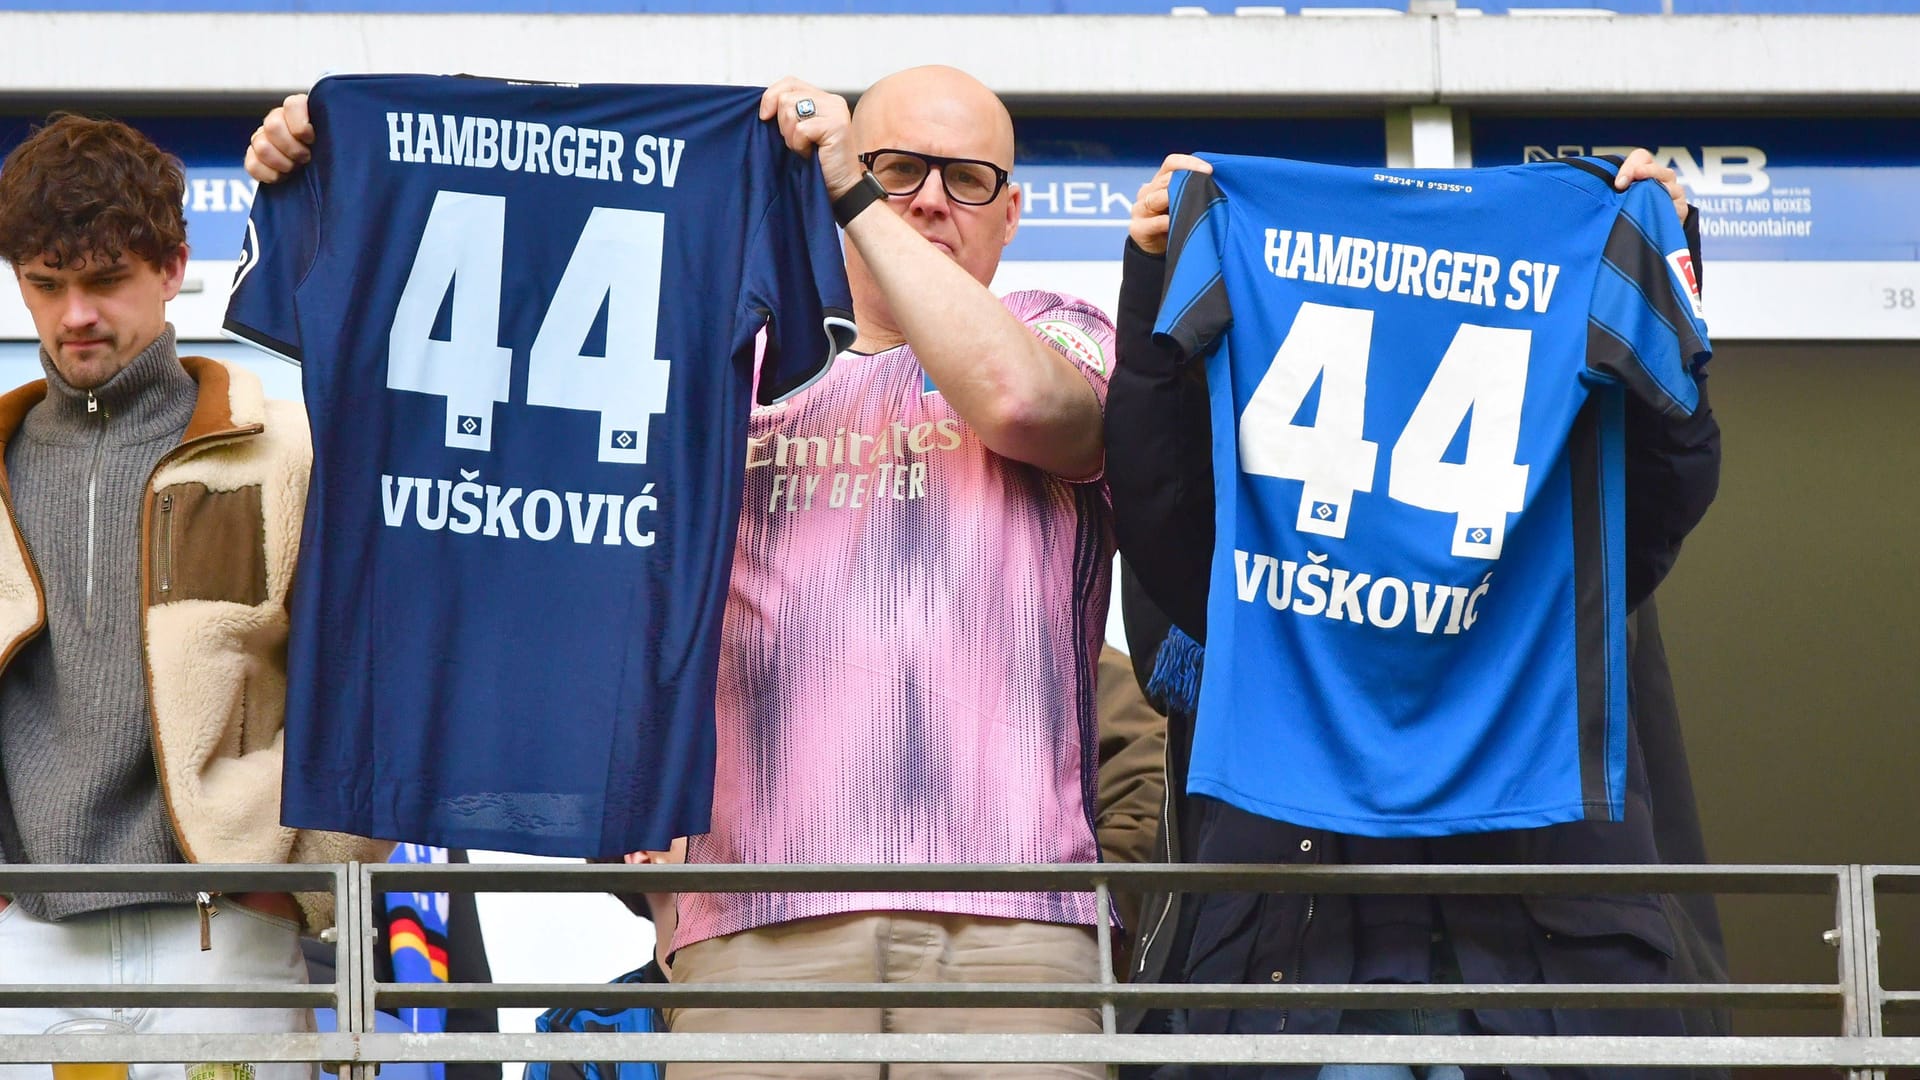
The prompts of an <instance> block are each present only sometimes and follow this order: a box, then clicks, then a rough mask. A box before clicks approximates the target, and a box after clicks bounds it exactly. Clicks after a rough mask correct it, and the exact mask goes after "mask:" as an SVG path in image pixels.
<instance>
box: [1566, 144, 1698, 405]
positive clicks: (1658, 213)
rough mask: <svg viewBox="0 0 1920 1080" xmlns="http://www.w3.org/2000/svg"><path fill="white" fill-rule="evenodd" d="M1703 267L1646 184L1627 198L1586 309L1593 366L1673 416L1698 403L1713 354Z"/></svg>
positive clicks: (1658, 192) (1655, 189) (1662, 197)
mask: <svg viewBox="0 0 1920 1080" xmlns="http://www.w3.org/2000/svg"><path fill="white" fill-rule="evenodd" d="M1698 281H1699V277H1698V271H1697V270H1696V269H1695V266H1694V261H1693V255H1692V254H1691V253H1690V252H1689V251H1688V250H1687V237H1686V233H1685V230H1684V229H1683V227H1682V226H1681V223H1680V219H1679V218H1678V217H1676V216H1675V215H1674V212H1673V205H1672V203H1671V202H1670V201H1669V200H1668V198H1667V194H1666V192H1665V190H1663V189H1662V188H1661V186H1660V185H1659V184H1654V183H1648V182H1645V181H1642V182H1640V183H1636V184H1634V185H1633V186H1631V187H1629V188H1628V189H1627V191H1626V194H1625V195H1624V196H1622V199H1621V206H1620V211H1619V213H1618V215H1617V216H1616V217H1615V218H1614V223H1613V230H1612V232H1611V233H1609V235H1608V236H1607V246H1606V252H1605V254H1604V255H1603V257H1602V259H1601V264H1600V271H1599V273H1598V274H1597V275H1596V276H1595V278H1594V285H1593V300H1592V303H1591V304H1590V305H1589V307H1588V320H1587V367H1588V369H1590V370H1592V371H1594V372H1597V373H1599V374H1602V375H1605V376H1608V377H1610V378H1613V379H1617V380H1619V381H1620V382H1621V383H1624V384H1625V385H1626V387H1627V388H1628V390H1629V391H1631V392H1632V393H1633V394H1634V395H1635V396H1636V397H1638V398H1640V399H1641V400H1642V401H1645V402H1646V403H1647V404H1649V405H1651V406H1653V407H1654V408H1655V409H1656V410H1658V411H1659V412H1661V413H1662V414H1665V415H1669V416H1684V415H1690V414H1692V412H1693V411H1694V409H1695V408H1696V407H1697V406H1698V404H1699V400H1700V395H1699V387H1698V385H1697V384H1696V383H1695V381H1694V375H1695V374H1696V373H1697V372H1698V371H1699V370H1700V368H1701V367H1702V366H1704V365H1705V364H1706V362H1707V360H1708V358H1709V357H1710V356H1712V354H1713V350H1712V346H1711V345H1710V344H1709V343H1708V341H1707V324H1706V318H1705V312H1704V311H1703V309H1702V308H1701V304H1700V289H1699V284H1698Z"/></svg>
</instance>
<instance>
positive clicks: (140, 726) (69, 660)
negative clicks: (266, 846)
mask: <svg viewBox="0 0 1920 1080" xmlns="http://www.w3.org/2000/svg"><path fill="white" fill-rule="evenodd" d="M40 363H41V366H42V367H44V368H45V369H46V372H47V397H46V400H45V401H43V402H41V403H40V404H39V405H36V406H35V407H34V408H33V410H32V411H31V412H29V413H28V414H27V416H26V419H25V420H24V422H23V423H22V424H21V427H20V431H19V433H18V434H17V435H16V436H15V437H14V440H13V442H12V443H10V444H9V445H8V447H7V455H6V464H7V475H8V479H9V480H10V481H11V484H12V487H13V508H14V513H15V515H16V517H17V521H18V523H19V527H20V531H21V533H22V534H23V535H24V536H25V537H26V541H27V550H28V551H29V552H31V553H32V555H33V561H34V565H35V566H36V567H37V568H38V569H39V571H40V580H41V583H42V586H43V587H44V588H45V590H46V603H47V628H46V630H45V632H43V633H41V634H40V635H39V636H38V637H36V638H34V639H33V640H32V641H30V642H29V643H28V644H27V645H26V646H25V647H24V648H22V649H21V650H20V652H19V654H18V655H17V656H15V657H14V659H13V662H12V663H11V664H9V665H8V666H7V669H6V671H5V672H4V674H0V857H3V858H4V861H6V862H11V863H168V862H179V861H181V856H180V851H179V848H178V847H177V846H176V844H175V841H174V837H173V826H172V824H171V822H169V820H168V818H167V809H166V804H165V802H164V800H163V798H162V796H161V792H160V780H159V773H158V771H157V769H156V767H155V762H154V758H153V734H152V726H151V723H152V722H151V720H150V719H149V715H148V701H147V681H146V667H145V661H144V659H143V657H142V654H141V641H140V621H141V611H140V559H141V550H140V513H141V506H142V505H143V500H144V499H145V496H146V488H147V482H148V479H149V478H150V477H151V476H152V475H153V469H154V466H155V465H157V464H159V461H160V458H161V456H162V455H164V454H165V453H166V452H167V451H168V450H169V449H171V448H172V447H174V446H175V445H177V444H178V443H179V441H180V436H181V434H182V433H183V432H184V431H185V430H186V427H187V421H188V419H189V418H190V417H191V416H192V415H193V408H194V403H195V392H196V387H195V384H194V381H193V379H192V378H191V377H190V376H188V375H187V373H186V370H185V369H183V368H182V367H181V366H180V358H179V355H178V354H177V353H176V352H175V351H174V338H173V328H172V327H168V328H167V329H166V330H165V331H164V332H163V333H162V334H161V335H160V337H159V338H158V339H156V340H155V341H154V343H153V344H152V345H150V346H148V348H147V349H146V350H145V351H144V352H142V353H141V354H140V355H139V356H138V357H136V358H135V359H134V361H133V363H132V364H130V365H129V366H128V367H127V368H126V370H124V371H122V372H120V373H119V374H118V375H115V376H114V377H113V378H112V379H110V380H108V381H107V382H106V383H105V384H104V385H102V386H99V387H97V388H95V389H94V390H93V391H92V392H91V393H89V392H87V391H84V390H76V389H74V388H73V387H71V386H69V385H67V384H66V382H65V381H64V380H62V379H61V378H60V375H59V373H58V372H56V371H55V370H54V367H53V364H52V363H51V362H50V361H49V360H48V359H47V354H46V353H45V352H44V351H42V352H41V354H40ZM14 899H15V902H16V903H18V904H19V905H20V906H21V908H22V909H23V910H25V911H27V912H30V913H32V914H34V915H37V916H39V917H41V918H47V919H61V918H65V917H67V916H71V915H78V914H81V913H83V912H89V911H100V910H104V909H107V908H115V907H125V906H129V905H133V904H141V903H152V902H155V901H185V900H190V899H191V897H190V896H182V895H176V894H163V893H54V894H45V895H38V896H34V895H20V896H16V897H15V898H14Z"/></svg>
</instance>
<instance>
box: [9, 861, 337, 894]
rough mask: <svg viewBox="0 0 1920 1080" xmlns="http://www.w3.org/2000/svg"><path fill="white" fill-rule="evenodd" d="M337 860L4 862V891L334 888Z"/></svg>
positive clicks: (287, 889) (196, 890) (284, 889)
mask: <svg viewBox="0 0 1920 1080" xmlns="http://www.w3.org/2000/svg"><path fill="white" fill-rule="evenodd" d="M337 874H338V871H337V870H336V868H335V866H334V865H333V864H328V863H315V864H310V865H300V864H266V863H232V864H226V863H222V864H212V863H161V864H156V865H151V866H144V865H137V864H120V865H111V866H80V865H70V864H41V865H26V864H20V863H5V864H0V892H5V893H9V894H11V893H39V892H199V891H201V890H205V891H208V892H322V891H324V892H333V891H334V888H335V882H336V880H337Z"/></svg>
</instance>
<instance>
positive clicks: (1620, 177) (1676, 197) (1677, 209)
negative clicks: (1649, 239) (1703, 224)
mask: <svg viewBox="0 0 1920 1080" xmlns="http://www.w3.org/2000/svg"><path fill="white" fill-rule="evenodd" d="M1635 180H1658V181H1660V186H1661V187H1664V188H1666V189H1667V197H1668V198H1670V199H1672V200H1673V212H1674V213H1676V214H1679V215H1680V220H1681V221H1685V220H1687V189H1686V188H1685V187H1682V186H1681V184H1680V177H1679V176H1678V175H1677V174H1676V173H1675V172H1674V171H1673V170H1672V169H1669V168H1667V167H1665V166H1663V165H1655V164H1654V163H1653V155H1652V154H1650V153H1648V152H1647V151H1645V150H1635V151H1634V152H1633V153H1631V154H1628V155H1627V160H1626V161H1624V162H1621V164H1620V171H1619V172H1618V173H1615V174H1614V177H1613V186H1614V188H1615V190H1618V191H1625V190H1627V185H1628V184H1631V183H1633V182H1634V181H1635Z"/></svg>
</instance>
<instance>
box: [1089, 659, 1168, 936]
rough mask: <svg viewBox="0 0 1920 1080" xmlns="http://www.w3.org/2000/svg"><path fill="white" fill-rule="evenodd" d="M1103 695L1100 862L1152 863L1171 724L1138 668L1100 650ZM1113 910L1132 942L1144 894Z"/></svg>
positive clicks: (1117, 897)
mask: <svg viewBox="0 0 1920 1080" xmlns="http://www.w3.org/2000/svg"><path fill="white" fill-rule="evenodd" d="M1098 691H1099V701H1100V781H1099V806H1098V807H1097V808H1096V809H1095V813H1094V819H1095V825H1096V831H1097V832H1098V833H1099V838H1100V860H1101V861H1102V862H1110V863H1149V862H1153V861H1154V860H1155V858H1156V854H1155V850H1154V843H1155V841H1156V840H1157V839H1158V837H1159V833H1160V816H1161V813H1162V810H1163V807H1162V802H1163V796H1164V795H1165V794H1166V789H1167V718H1166V717H1164V716H1161V715H1160V714H1159V713H1157V712H1155V711H1154V708H1153V706H1152V705H1149V704H1147V699H1146V696H1145V695H1143V694H1142V693H1140V684H1139V683H1138V682H1137V681H1136V680H1135V679H1134V677H1133V663H1132V662H1131V661H1130V660H1128V659H1127V654H1126V653H1123V652H1121V651H1120V650H1118V649H1116V648H1114V647H1113V646H1111V645H1102V646H1101V647H1100V677H1099V683H1098ZM1114 904H1115V905H1116V906H1117V907H1118V908H1119V909H1120V918H1121V922H1122V923H1124V924H1125V925H1126V928H1127V932H1128V936H1129V937H1130V938H1133V937H1137V936H1138V934H1139V926H1140V923H1139V919H1140V896H1139V894H1137V893H1125V892H1115V893H1114ZM1123 967H1124V965H1123Z"/></svg>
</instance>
